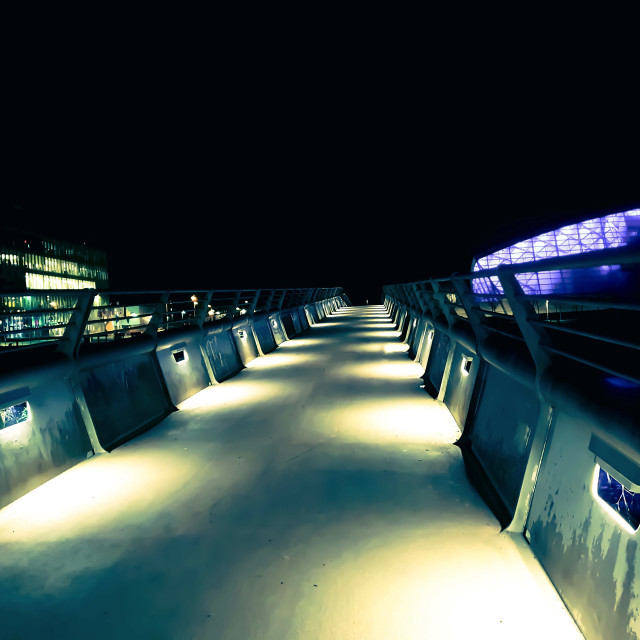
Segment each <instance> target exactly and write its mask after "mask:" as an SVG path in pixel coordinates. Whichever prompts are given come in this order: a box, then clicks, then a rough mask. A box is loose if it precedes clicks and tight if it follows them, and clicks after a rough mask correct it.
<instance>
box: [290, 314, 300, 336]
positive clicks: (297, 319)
mask: <svg viewBox="0 0 640 640" xmlns="http://www.w3.org/2000/svg"><path fill="white" fill-rule="evenodd" d="M289 313H290V314H291V320H292V322H293V328H294V329H295V333H296V335H298V334H299V333H302V323H301V322H300V317H299V316H298V309H290V310H289Z"/></svg>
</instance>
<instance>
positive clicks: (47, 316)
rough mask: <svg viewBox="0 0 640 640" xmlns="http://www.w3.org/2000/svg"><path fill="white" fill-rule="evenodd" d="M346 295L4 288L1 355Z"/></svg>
mask: <svg viewBox="0 0 640 640" xmlns="http://www.w3.org/2000/svg"><path fill="white" fill-rule="evenodd" d="M342 294H343V291H342V288H341V287H328V288H296V289H212V290H208V291H203V290H186V289H184V290H175V291H97V290H88V289H85V290H81V291H78V290H63V291H58V290H55V291H53V290H29V291H26V292H25V291H19V292H7V293H5V292H3V293H1V294H0V303H1V305H2V306H0V353H1V352H4V351H15V350H20V349H29V348H34V347H38V346H42V345H43V344H50V343H54V344H58V345H60V344H62V343H65V342H69V341H79V342H80V343H85V344H86V343H102V342H113V341H119V340H125V339H131V338H135V337H136V336H140V335H143V334H155V333H157V332H163V331H171V330H174V329H178V328H181V327H199V328H206V327H207V326H213V325H215V323H218V322H222V321H225V320H226V321H230V320H231V321H232V320H234V319H237V318H241V317H244V316H246V317H252V316H254V315H255V314H258V313H273V312H277V311H280V310H282V309H287V308H291V307H294V306H298V305H303V304H308V303H312V302H318V301H322V300H326V299H330V298H333V297H335V296H339V295H342ZM73 336H76V337H75V338H74V337H73Z"/></svg>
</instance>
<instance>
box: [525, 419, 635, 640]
mask: <svg viewBox="0 0 640 640" xmlns="http://www.w3.org/2000/svg"><path fill="white" fill-rule="evenodd" d="M595 428H597V429H598V430H599V433H600V434H601V437H606V436H604V434H605V433H606V425H596V424H594V423H593V422H590V421H589V420H587V419H584V418H577V417H574V416H571V415H568V414H567V413H566V412H563V411H558V412H556V416H555V421H554V425H553V430H552V433H551V436H550V437H549V440H548V442H547V447H546V450H545V455H544V459H543V462H542V466H541V470H540V475H539V479H538V483H537V486H536V490H535V494H534V498H533V501H532V504H531V511H530V512H529V520H528V524H527V537H528V538H529V540H530V544H531V548H532V550H533V552H534V553H535V554H536V556H537V557H538V559H539V560H540V562H541V563H542V565H543V566H544V568H545V570H546V571H547V573H548V574H549V577H550V578H551V580H552V581H553V583H554V585H555V587H556V588H557V589H558V592H559V593H560V595H561V596H562V598H563V600H564V601H565V603H566V605H567V607H568V609H569V611H570V612H571V614H572V615H573V617H574V619H575V620H576V622H577V624H578V626H579V627H580V630H581V631H582V632H583V633H584V636H585V638H587V640H600V639H607V640H609V639H610V640H614V639H615V640H637V639H638V638H640V556H639V555H638V540H637V534H636V535H634V534H633V533H631V532H630V531H627V529H626V528H624V527H623V526H621V525H620V524H619V523H618V522H616V519H615V518H616V517H617V516H616V515H615V513H614V512H613V510H612V509H611V508H610V507H609V506H607V505H604V504H602V503H600V502H599V501H596V499H595V497H594V494H593V490H592V487H593V480H594V472H595V465H596V462H595V459H594V458H595V456H594V454H593V452H591V451H590V450H589V442H590V440H591V436H592V434H593V432H594V430H595ZM612 444H613V446H616V445H615V443H612ZM636 462H637V461H636Z"/></svg>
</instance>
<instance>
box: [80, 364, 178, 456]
mask: <svg viewBox="0 0 640 640" xmlns="http://www.w3.org/2000/svg"><path fill="white" fill-rule="evenodd" d="M80 383H81V385H82V390H83V392H84V395H85V398H86V401H87V406H88V407H89V412H90V414H91V418H92V419H93V423H94V425H95V429H96V433H97V434H98V438H99V440H100V443H101V444H102V446H103V447H104V448H105V449H106V450H107V451H109V450H111V449H113V448H115V447H116V446H118V445H119V444H121V443H122V442H124V441H125V440H128V439H129V438H132V437H133V436H135V435H137V434H138V433H139V432H140V431H142V430H144V429H146V428H148V427H150V426H153V425H154V424H156V423H157V422H158V421H159V420H161V419H162V418H164V417H165V416H166V415H168V414H169V413H170V412H171V411H172V410H174V409H175V407H173V406H172V404H171V402H170V400H169V395H168V392H167V389H166V386H165V383H164V380H163V378H162V374H161V372H160V367H159V365H158V362H157V360H156V356H155V353H153V352H152V353H143V354H138V355H134V356H130V357H127V358H126V359H123V360H114V361H111V362H108V363H106V364H104V365H101V366H95V367H92V368H90V369H88V370H84V371H81V372H80Z"/></svg>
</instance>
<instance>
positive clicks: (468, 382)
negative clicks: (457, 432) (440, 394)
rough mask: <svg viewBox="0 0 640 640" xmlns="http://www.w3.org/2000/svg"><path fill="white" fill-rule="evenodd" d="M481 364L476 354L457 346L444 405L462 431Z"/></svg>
mask: <svg viewBox="0 0 640 640" xmlns="http://www.w3.org/2000/svg"><path fill="white" fill-rule="evenodd" d="M481 364H482V363H481V360H480V358H478V357H477V355H476V354H474V353H472V352H471V351H469V350H468V349H465V348H464V347H463V346H461V345H459V344H456V345H455V348H454V352H453V360H452V363H451V370H450V372H449V379H448V381H447V388H446V389H445V393H444V403H445V404H446V405H447V408H448V409H449V411H450V412H451V415H452V416H453V417H454V419H455V421H456V422H457V424H458V426H459V427H460V429H461V430H464V426H465V422H466V420H467V412H468V410H469V403H470V402H471V395H472V394H473V388H474V385H475V381H476V376H477V373H478V370H479V367H480V366H481Z"/></svg>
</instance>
